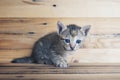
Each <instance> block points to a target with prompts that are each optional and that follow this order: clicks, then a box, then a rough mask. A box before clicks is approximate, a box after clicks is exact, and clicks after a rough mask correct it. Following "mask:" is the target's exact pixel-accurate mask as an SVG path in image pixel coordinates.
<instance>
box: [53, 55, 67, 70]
mask: <svg viewBox="0 0 120 80" xmlns="http://www.w3.org/2000/svg"><path fill="white" fill-rule="evenodd" d="M51 61H52V62H53V64H54V65H55V66H56V67H60V68H67V67H68V64H67V61H66V60H65V59H64V57H62V56H60V55H57V54H52V56H51Z"/></svg>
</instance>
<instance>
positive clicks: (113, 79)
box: [0, 64, 120, 80]
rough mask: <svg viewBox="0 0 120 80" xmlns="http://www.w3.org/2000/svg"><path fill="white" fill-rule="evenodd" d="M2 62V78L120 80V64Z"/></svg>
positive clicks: (9, 79)
mask: <svg viewBox="0 0 120 80" xmlns="http://www.w3.org/2000/svg"><path fill="white" fill-rule="evenodd" d="M70 65H71V66H70V67H69V68H66V69H62V68H56V67H54V66H48V65H42V64H0V80H120V64H70Z"/></svg>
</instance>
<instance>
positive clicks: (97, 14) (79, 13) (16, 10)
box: [0, 0, 120, 63]
mask: <svg viewBox="0 0 120 80" xmlns="http://www.w3.org/2000/svg"><path fill="white" fill-rule="evenodd" d="M119 17H120V1H119V0H70V1H69V0H64V1H61V0H37V2H32V1H31V0H0V63H8V62H10V61H11V60H12V59H13V58H17V57H24V56H28V55H30V54H31V50H32V47H33V44H34V42H35V41H36V40H37V39H38V38H40V37H42V36H44V35H45V34H48V33H49V32H52V31H56V23H57V21H61V22H63V23H64V24H65V25H67V24H71V23H72V24H77V25H80V26H83V25H88V24H89V25H92V28H91V31H90V35H89V37H88V39H87V40H86V42H85V43H84V45H85V48H83V49H80V50H78V51H76V52H75V53H76V54H75V55H73V56H70V57H69V62H80V63H113V62H114V63H116V62H117V63H119V62H120V18H119ZM76 60H77V61H76Z"/></svg>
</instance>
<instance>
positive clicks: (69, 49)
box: [64, 47, 75, 51]
mask: <svg viewBox="0 0 120 80" xmlns="http://www.w3.org/2000/svg"><path fill="white" fill-rule="evenodd" d="M64 50H66V51H75V49H66V48H65V47H64Z"/></svg>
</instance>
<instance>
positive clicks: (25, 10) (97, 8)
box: [0, 0, 120, 17]
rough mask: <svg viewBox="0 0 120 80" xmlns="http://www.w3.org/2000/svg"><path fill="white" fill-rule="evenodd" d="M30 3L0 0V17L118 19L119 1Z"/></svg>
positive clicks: (41, 1) (40, 0) (92, 0)
mask: <svg viewBox="0 0 120 80" xmlns="http://www.w3.org/2000/svg"><path fill="white" fill-rule="evenodd" d="M26 1H28V2H26ZM31 1H32V0H22V1H21V0H12V1H10V0H0V13H1V14H0V17H120V2H119V0H100V1H96V0H71V1H69V0H64V1H61V0H52V1H51V0H38V2H31ZM25 2H26V3H25ZM28 3H29V4H28ZM62 12H64V14H62Z"/></svg>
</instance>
